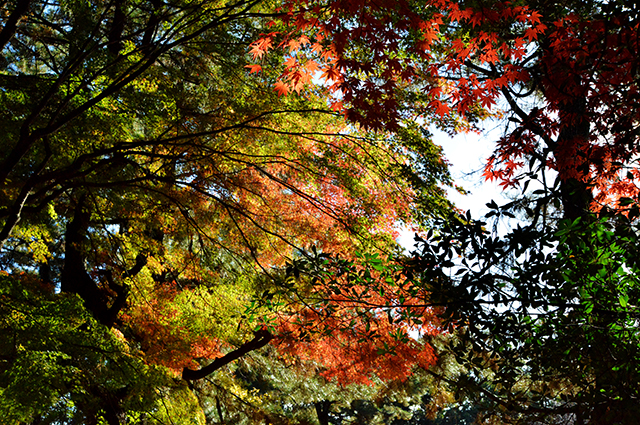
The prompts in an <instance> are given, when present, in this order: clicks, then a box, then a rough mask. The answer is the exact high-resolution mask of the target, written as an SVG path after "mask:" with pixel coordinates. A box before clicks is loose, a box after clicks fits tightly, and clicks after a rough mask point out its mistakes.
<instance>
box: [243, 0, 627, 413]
mask: <svg viewBox="0 0 640 425" xmlns="http://www.w3.org/2000/svg"><path fill="white" fill-rule="evenodd" d="M635 6H636V5H635V4H633V5H632V4H628V3H627V2H623V1H611V2H602V1H588V2H554V1H525V2H483V1H460V2H457V1H421V2H414V1H411V2H409V1H393V2H391V1H390V2H376V3H375V4H372V3H370V2H358V1H356V2H353V1H349V2H346V1H345V2H341V1H334V2H320V1H317V2H315V1H307V2H302V3H300V2H290V3H288V4H286V5H285V6H284V7H283V11H284V13H285V15H284V16H283V17H280V18H279V19H277V20H275V21H274V24H273V27H272V28H273V32H271V33H268V34H265V35H264V36H263V38H262V39H261V40H259V41H257V42H256V43H255V44H254V50H253V53H254V56H255V58H256V59H259V58H260V57H262V56H261V55H263V54H264V52H266V51H268V50H270V49H274V48H282V49H287V50H289V51H290V54H291V59H290V60H289V61H287V63H286V64H285V65H284V68H283V71H282V74H281V82H280V85H279V87H278V90H280V91H284V90H285V88H286V89H288V90H298V89H299V86H300V85H301V84H302V83H304V82H305V81H306V80H307V79H308V78H307V77H306V75H307V74H306V73H305V72H306V71H305V66H306V64H308V63H309V64H310V66H309V67H308V69H310V70H315V69H320V70H321V71H322V72H323V77H324V78H325V80H326V81H327V84H329V85H330V87H331V89H332V90H333V92H334V95H335V97H334V107H335V108H336V110H341V111H342V112H343V113H344V114H345V115H346V116H347V117H349V119H351V120H354V121H356V122H359V123H361V124H362V125H364V126H366V127H369V128H394V127H396V126H401V125H402V124H401V122H402V119H403V118H404V117H406V116H411V117H413V118H414V119H416V120H417V121H419V122H423V123H425V124H429V123H435V124H436V125H439V126H441V127H443V128H445V129H449V130H450V131H459V130H464V129H470V128H473V125H474V124H475V122H476V120H477V119H480V118H483V117H486V116H488V115H491V114H493V115H494V116H497V117H500V116H503V117H505V118H506V120H505V124H506V129H505V133H504V136H503V137H502V138H501V139H500V140H499V141H498V142H497V144H496V149H495V152H494V154H493V155H492V156H491V157H490V158H489V160H488V162H487V164H486V167H485V170H484V175H485V177H486V178H487V179H490V180H498V181H499V182H500V184H501V185H502V186H503V187H504V188H505V190H506V189H510V188H511V189H514V190H520V191H521V196H518V197H517V198H516V199H515V200H514V201H513V202H510V203H508V204H506V205H504V206H502V207H500V206H498V205H497V204H495V203H489V205H490V206H491V207H492V209H493V211H492V212H491V213H490V216H495V217H497V218H499V219H502V218H509V217H511V218H513V217H516V216H518V217H519V218H520V219H521V220H523V221H524V222H525V223H524V224H521V225H516V226H514V228H513V229H512V230H511V231H509V232H508V233H507V235H506V236H505V237H504V238H499V237H494V236H489V235H487V234H486V231H485V230H484V228H483V223H481V222H474V221H472V220H471V217H470V216H466V217H465V216H462V217H460V223H458V224H455V222H454V223H453V224H452V223H449V225H447V226H445V227H444V228H443V230H442V231H441V232H440V234H439V235H438V236H437V237H435V238H433V239H432V238H427V240H424V241H423V251H421V252H419V253H417V254H416V256H417V260H416V261H417V263H416V264H417V265H414V266H413V267H415V270H414V271H415V272H416V273H417V274H419V275H421V278H420V279H419V280H418V282H419V283H417V284H415V285H414V286H411V285H412V284H411V283H409V284H407V285H406V286H405V285H404V282H406V279H407V276H406V275H404V276H402V275H400V277H399V278H397V279H396V282H397V281H398V279H399V282H402V284H401V285H400V286H401V288H400V289H401V291H398V290H396V289H392V288H390V287H386V288H385V289H386V290H390V291H391V292H392V293H401V294H402V293H403V292H404V290H405V288H410V293H412V295H415V294H420V296H422V297H423V301H422V303H419V304H417V305H416V304H412V303H404V300H403V301H402V302H397V303H396V304H393V303H389V302H385V301H383V302H379V300H373V299H371V301H372V304H373V305H377V306H378V307H379V308H381V309H384V308H395V309H396V311H398V310H400V311H405V313H404V317H403V319H404V320H405V321H407V323H409V324H411V320H412V317H410V315H409V312H411V311H415V309H416V307H417V308H424V307H428V306H431V307H434V306H440V307H443V308H444V313H443V314H442V315H441V317H443V319H445V320H447V321H449V322H450V323H452V324H453V326H454V328H453V329H457V332H459V334H460V336H461V337H460V341H461V342H460V344H458V345H457V346H454V347H452V351H453V352H455V353H456V355H457V356H458V359H459V360H460V361H461V362H462V363H463V364H464V365H465V366H466V367H468V368H469V370H472V371H474V372H475V373H474V374H470V375H464V376H461V377H460V380H459V381H460V382H461V383H462V384H463V386H467V387H468V388H473V389H474V391H475V392H476V394H479V395H480V397H481V399H482V400H484V402H486V403H487V404H488V406H487V415H488V416H486V417H484V419H482V418H480V419H482V420H486V421H489V422H490V421H491V420H500V421H504V422H521V423H530V422H535V421H547V422H553V423H557V422H561V421H568V422H570V423H633V421H634V416H635V415H637V393H636V390H635V385H634V384H633V382H636V381H637V368H636V367H635V366H634V365H635V364H636V363H637V353H638V341H637V333H636V332H635V328H636V323H637V312H636V305H635V300H637V297H638V294H637V284H636V281H635V279H636V278H635V276H636V274H637V272H636V265H635V264H636V260H635V258H636V255H635V242H634V241H635V240H636V238H637V232H638V230H637V227H636V223H635V220H637V219H638V217H639V215H640V214H639V211H640V210H639V208H638V186H637V184H636V180H637V179H638V174H637V173H638V169H637V155H638V151H637V150H638V121H639V120H638V113H639V112H638V111H639V108H638V81H639V80H638V57H639V55H638V53H639V52H638V48H639V45H638V28H639V27H638V25H639V22H640V21H639V17H638V11H637V7H635ZM283 87H284V88H283ZM381 106H383V107H381ZM595 214H599V216H597V215H595ZM456 255H459V256H461V258H462V260H460V261H462V263H461V265H460V264H456V263H455V261H456ZM384 267H390V266H384ZM348 268H349V267H347V269H348ZM411 270H412V269H411V268H410V269H409V270H408V271H407V273H409V274H410V273H411ZM560 271H563V272H560ZM409 280H410V279H409ZM371 284H372V285H376V283H375V279H374V280H373V281H372V282H371ZM378 288H379V287H378ZM383 292H384V291H383ZM388 297H389V298H390V297H392V295H388ZM347 298H348V299H347V300H345V302H346V303H348V302H359V301H361V300H360V299H359V297H358V294H357V293H356V294H355V295H353V294H350V295H349V296H348V297H347ZM398 300H399V298H398ZM453 329H452V330H453ZM492 418H493V419H492ZM496 418H497V419H496Z"/></svg>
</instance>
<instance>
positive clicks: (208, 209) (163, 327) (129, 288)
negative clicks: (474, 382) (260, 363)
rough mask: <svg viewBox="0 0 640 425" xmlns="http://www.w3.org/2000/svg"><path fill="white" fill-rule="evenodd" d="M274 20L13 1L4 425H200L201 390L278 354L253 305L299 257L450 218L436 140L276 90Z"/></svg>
mask: <svg viewBox="0 0 640 425" xmlns="http://www.w3.org/2000/svg"><path fill="white" fill-rule="evenodd" d="M279 13H280V12H277V11H275V10H274V7H273V6H272V5H271V4H269V3H267V2H260V1H239V2H235V3H225V2H210V1H207V2H195V3H194V2H181V1H175V2H156V1H153V0H152V1H132V2H123V1H119V0H114V1H112V2H106V3H105V2H60V3H50V2H36V1H17V2H10V3H8V4H7V13H4V14H2V17H0V21H1V23H2V29H1V30H0V45H1V46H2V48H3V62H2V65H1V66H2V73H1V74H0V85H1V87H2V90H0V99H1V102H2V108H1V112H0V121H1V123H2V128H3V129H5V132H4V135H3V137H2V139H1V141H0V147H1V149H2V155H1V156H0V161H1V165H0V191H1V193H2V197H0V219H1V220H2V222H1V223H0V224H1V228H0V246H1V247H2V254H1V257H0V264H2V269H3V273H4V274H3V276H4V277H3V279H2V292H1V294H2V298H1V300H2V309H3V311H4V313H3V321H2V324H1V326H2V330H3V334H6V335H10V338H8V339H7V340H6V342H5V343H3V347H2V362H3V365H2V369H1V377H0V382H2V384H1V385H0V388H2V396H3V397H2V398H3V405H2V408H3V409H5V410H4V411H3V414H4V413H6V415H5V417H7V418H9V419H8V420H12V421H15V422H28V423H64V422H72V423H75V422H83V423H87V424H94V423H100V422H101V421H106V422H107V423H110V424H116V423H124V422H126V421H127V420H136V421H140V422H147V423H155V422H162V421H163V420H164V419H163V418H167V417H171V418H172V419H175V418H178V419H179V420H182V421H185V422H188V421H196V422H198V421H199V422H202V421H203V420H204V419H203V416H202V412H201V410H200V411H199V410H198V408H197V399H196V398H195V397H194V396H193V394H192V392H191V390H190V388H189V385H190V383H191V384H192V382H193V381H196V380H199V379H203V378H204V377H205V376H207V375H209V374H211V373H212V372H214V371H215V370H218V369H220V368H221V367H223V366H225V365H227V364H228V363H230V362H232V361H234V360H236V359H238V358H239V357H241V356H244V355H246V354H247V353H248V352H250V351H252V350H256V349H258V348H260V347H263V346H264V345H266V344H267V343H269V342H270V341H271V340H272V338H273V333H274V331H275V329H274V328H270V329H268V328H266V327H265V328H257V327H256V325H255V323H249V322H248V321H247V320H246V319H245V318H243V317H242V316H243V313H244V310H245V304H246V303H248V300H249V299H251V298H258V299H260V297H261V295H262V292H261V293H258V292H257V291H258V290H259V289H262V290H263V289H264V288H263V287H262V286H261V285H263V283H262V282H263V281H265V280H268V278H269V276H272V277H274V278H276V277H277V274H278V271H277V270H276V268H277V267H279V266H283V265H284V263H285V261H286V260H287V259H292V258H293V257H295V255H298V254H297V252H304V251H298V248H305V247H309V246H312V245H315V246H316V247H317V249H319V250H321V251H329V250H332V251H336V252H338V251H342V252H344V253H345V255H347V256H353V254H354V252H355V251H356V250H357V249H359V250H362V251H366V250H367V249H371V250H378V251H380V250H382V251H389V250H391V249H393V248H392V247H393V246H394V242H393V229H394V228H395V226H396V225H397V224H398V223H400V222H403V221H404V222H406V223H410V224H411V223H415V224H418V223H420V222H425V221H426V220H427V219H428V217H430V216H432V215H433V216H435V215H440V214H444V213H445V211H447V210H448V209H450V205H449V203H448V202H447V201H446V200H445V199H444V196H443V193H444V192H443V190H442V188H441V187H440V186H441V185H442V184H449V183H450V181H449V177H448V174H447V171H446V164H445V163H444V161H443V160H442V159H441V157H440V152H439V149H438V148H437V147H435V146H434V145H433V144H432V143H431V142H430V140H429V135H428V134H427V133H426V132H424V131H422V130H421V129H419V128H417V127H416V126H410V125H407V126H406V127H404V128H402V129H399V130H398V131H395V132H386V133H377V134H376V133H372V132H368V131H366V129H362V128H355V127H354V126H353V124H351V123H349V122H348V121H346V120H345V119H344V117H343V116H341V115H340V114H337V113H336V112H334V111H333V110H332V109H331V108H330V107H329V105H328V102H327V90H326V89H323V88H315V89H313V90H311V89H309V90H300V95H297V96H288V97H280V96H278V94H277V93H276V92H274V91H273V90H272V88H271V86H270V85H271V84H272V83H273V82H275V81H276V77H275V73H274V72H272V71H269V70H266V69H265V71H264V72H262V73H260V74H255V73H251V72H250V69H247V68H245V65H250V64H248V63H247V57H246V55H247V51H248V49H249V44H250V43H251V42H252V41H254V40H256V39H257V38H258V33H260V32H262V31H264V20H265V19H267V18H269V19H271V18H272V17H274V16H276V15H278V14H279ZM266 61H267V63H273V64H274V68H275V67H276V64H281V63H285V62H286V60H285V58H284V57H282V56H272V57H270V58H268V59H266ZM418 206H420V208H419V207H418ZM425 211H427V213H425ZM267 295H268V294H267ZM363 326H364V325H363ZM370 349H373V350H375V347H370ZM21 388H22V389H35V388H45V389H46V391H44V392H43V393H42V394H41V396H40V397H35V398H29V397H28V395H29V394H31V393H33V391H31V392H26V390H25V393H21V392H20V389H21ZM178 419H176V420H178Z"/></svg>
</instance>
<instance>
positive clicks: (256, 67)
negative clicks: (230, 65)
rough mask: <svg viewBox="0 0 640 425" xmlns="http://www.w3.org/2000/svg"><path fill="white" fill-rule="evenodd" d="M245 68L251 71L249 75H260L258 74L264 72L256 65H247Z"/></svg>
mask: <svg viewBox="0 0 640 425" xmlns="http://www.w3.org/2000/svg"><path fill="white" fill-rule="evenodd" d="M244 67H245V68H248V69H249V73H254V72H256V73H258V72H260V71H262V66H260V65H256V64H254V65H245V66H244Z"/></svg>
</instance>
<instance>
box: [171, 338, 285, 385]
mask: <svg viewBox="0 0 640 425" xmlns="http://www.w3.org/2000/svg"><path fill="white" fill-rule="evenodd" d="M254 335H255V337H254V338H253V339H252V340H251V341H249V342H246V343H244V344H242V345H241V346H240V348H238V349H236V350H233V351H231V352H230V353H227V354H226V355H224V356H222V357H220V358H217V359H215V360H214V361H213V362H211V363H210V364H208V365H207V366H205V367H203V368H201V369H198V370H193V369H189V368H184V369H183V370H182V379H184V380H185V381H196V380H198V379H202V378H205V377H207V376H209V375H210V374H212V373H213V372H215V371H216V370H218V369H220V368H221V367H223V366H225V365H227V364H229V363H231V362H232V361H234V360H237V359H239V358H240V357H242V356H244V355H245V354H247V353H249V352H251V351H254V350H258V349H260V348H262V347H264V346H265V345H267V344H268V343H269V342H270V341H271V340H272V339H273V335H272V334H271V332H269V331H268V330H266V329H260V330H259V331H257V332H255V333H254Z"/></svg>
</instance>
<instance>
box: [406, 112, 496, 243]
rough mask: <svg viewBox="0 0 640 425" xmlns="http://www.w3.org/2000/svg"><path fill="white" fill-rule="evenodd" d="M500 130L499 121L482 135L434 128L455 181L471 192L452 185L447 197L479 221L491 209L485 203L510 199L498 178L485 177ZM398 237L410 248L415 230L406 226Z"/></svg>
mask: <svg viewBox="0 0 640 425" xmlns="http://www.w3.org/2000/svg"><path fill="white" fill-rule="evenodd" d="M501 131H502V129H501V127H500V125H499V124H498V125H497V126H494V128H488V129H486V130H484V131H483V132H482V133H481V134H476V133H468V134H464V133H462V134H458V135H456V136H454V137H450V136H449V135H447V134H446V133H444V132H442V131H438V130H435V129H432V132H433V134H434V136H433V141H434V143H435V144H436V145H440V146H442V149H443V151H444V156H445V158H446V159H447V161H449V170H450V172H451V176H452V177H453V179H454V183H455V184H456V185H458V186H462V187H463V188H464V189H465V190H466V191H467V192H468V194H467V195H463V194H461V193H459V192H458V191H457V190H455V189H454V188H449V189H448V190H447V196H448V198H449V199H450V200H451V201H453V202H454V203H455V205H456V206H457V207H458V208H460V209H461V210H463V211H465V212H466V211H471V217H472V218H474V219H476V220H479V219H481V218H482V217H484V215H485V214H487V213H488V212H489V208H488V207H487V206H486V204H487V203H489V202H491V201H492V200H495V201H496V203H497V204H498V205H503V204H505V203H507V202H509V199H508V198H507V197H506V196H505V193H504V190H503V189H502V188H500V186H499V184H498V182H497V181H493V182H489V181H486V180H485V179H484V177H482V172H483V170H484V166H485V164H486V163H487V158H489V157H490V156H491V154H492V153H493V150H494V149H495V142H496V141H497V140H498V139H499V138H500V136H501ZM397 240H398V243H400V245H402V246H403V247H405V248H406V249H409V250H410V249H411V247H413V232H411V231H409V230H406V229H403V230H401V231H400V237H398V239H397Z"/></svg>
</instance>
